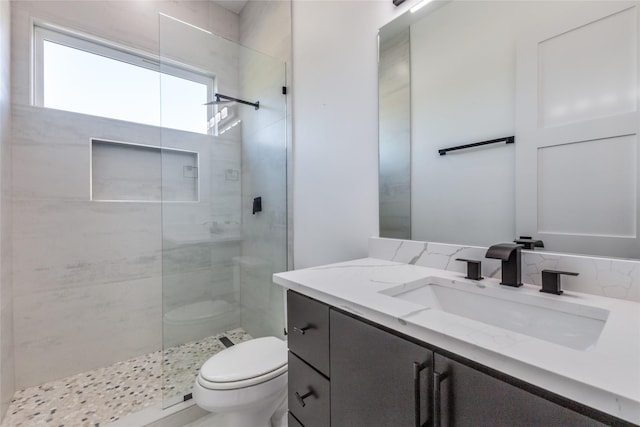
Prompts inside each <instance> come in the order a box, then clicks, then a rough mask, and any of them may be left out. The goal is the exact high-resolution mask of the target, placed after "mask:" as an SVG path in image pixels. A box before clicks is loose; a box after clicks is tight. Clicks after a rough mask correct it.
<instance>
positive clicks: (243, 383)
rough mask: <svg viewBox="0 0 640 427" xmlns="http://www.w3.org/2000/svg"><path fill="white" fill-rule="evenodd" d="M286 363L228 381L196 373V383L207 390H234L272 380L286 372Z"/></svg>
mask: <svg viewBox="0 0 640 427" xmlns="http://www.w3.org/2000/svg"><path fill="white" fill-rule="evenodd" d="M287 368H288V367H287V365H284V366H281V367H279V368H278V369H276V370H274V371H271V372H268V373H266V374H263V375H260V376H257V377H253V378H247V379H245V380H240V381H228V382H214V381H207V380H206V379H204V378H203V377H202V375H198V384H200V385H201V386H202V387H204V388H206V389H208V390H235V389H239V388H245V387H251V386H255V385H257V384H260V383H263V382H266V381H269V380H272V379H274V378H276V377H279V376H280V375H282V374H285V373H287Z"/></svg>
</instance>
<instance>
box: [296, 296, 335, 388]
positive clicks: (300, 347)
mask: <svg viewBox="0 0 640 427" xmlns="http://www.w3.org/2000/svg"><path fill="white" fill-rule="evenodd" d="M287 310H288V311H287V313H288V316H287V331H288V332H289V336H288V341H289V350H291V351H292V352H294V353H295V354H296V355H298V356H299V357H300V358H302V359H304V361H305V362H307V363H308V364H310V365H311V366H313V367H314V368H316V369H317V370H318V371H320V372H322V373H323V374H324V375H326V376H327V377H328V376H329V306H328V305H326V304H323V303H321V302H318V301H315V300H313V299H311V298H309V297H306V296H303V295H300V294H298V293H296V292H292V291H288V292H287Z"/></svg>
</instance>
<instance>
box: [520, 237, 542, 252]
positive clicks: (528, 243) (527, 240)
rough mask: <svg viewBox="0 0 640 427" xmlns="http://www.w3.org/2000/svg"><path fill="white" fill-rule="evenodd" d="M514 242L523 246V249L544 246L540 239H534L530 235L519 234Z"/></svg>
mask: <svg viewBox="0 0 640 427" xmlns="http://www.w3.org/2000/svg"><path fill="white" fill-rule="evenodd" d="M514 243H518V244H521V245H523V246H524V249H529V250H534V249H535V248H544V243H543V242H542V240H536V239H533V238H531V236H520V238H518V239H516V240H514Z"/></svg>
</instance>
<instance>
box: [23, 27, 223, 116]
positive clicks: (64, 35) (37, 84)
mask: <svg viewBox="0 0 640 427" xmlns="http://www.w3.org/2000/svg"><path fill="white" fill-rule="evenodd" d="M45 40H46V41H50V42H53V43H57V44H60V45H63V46H67V47H70V48H73V49H78V50H82V51H85V52H88V53H93V54H96V55H100V56H104V57H105V58H109V59H113V60H117V61H121V62H125V63H128V64H131V65H135V66H138V67H143V68H147V69H149V70H153V71H156V72H158V73H160V74H161V75H162V74H167V75H171V76H174V77H179V78H182V79H185V80H190V81H193V82H196V83H201V84H204V85H205V86H206V87H207V98H208V99H213V94H214V93H215V92H214V91H215V75H214V74H212V73H210V72H207V71H203V70H201V69H198V68H195V67H191V66H189V65H186V64H183V63H179V62H177V61H172V60H170V59H166V58H162V59H161V58H160V57H159V56H157V55H152V54H149V53H147V52H143V51H141V50H137V49H133V48H130V47H124V46H121V45H118V44H116V43H113V42H110V41H108V40H104V39H100V38H97V37H93V36H89V35H86V34H83V33H79V32H76V31H72V30H69V29H66V28H62V27H59V26H56V25H53V24H49V23H45V22H39V21H33V78H32V85H31V87H32V103H33V105H35V106H39V107H44V42H45ZM212 114H213V108H212V106H209V107H208V110H207V116H208V117H211V116H212Z"/></svg>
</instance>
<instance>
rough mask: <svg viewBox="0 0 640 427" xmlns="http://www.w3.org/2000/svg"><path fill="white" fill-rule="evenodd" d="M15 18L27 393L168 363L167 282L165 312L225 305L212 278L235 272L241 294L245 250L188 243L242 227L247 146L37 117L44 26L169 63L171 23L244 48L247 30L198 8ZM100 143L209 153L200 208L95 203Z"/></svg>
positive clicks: (16, 205) (153, 6)
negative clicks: (197, 304) (132, 363)
mask: <svg viewBox="0 0 640 427" xmlns="http://www.w3.org/2000/svg"><path fill="white" fill-rule="evenodd" d="M13 5H14V7H13V8H12V9H13V10H12V31H13V34H12V37H13V41H12V51H13V53H14V54H13V57H12V73H13V75H14V76H16V77H14V78H13V80H12V83H13V95H14V96H13V110H12V112H13V118H12V120H13V128H14V129H15V130H16V131H15V133H14V135H13V140H12V150H13V153H12V166H13V172H14V175H13V203H12V205H13V208H12V214H13V216H14V218H16V221H15V222H14V226H13V239H12V241H13V245H14V254H15V256H14V259H13V269H14V274H13V284H14V289H15V292H14V298H13V305H14V313H15V316H14V319H15V324H14V334H15V335H14V354H15V359H16V364H15V374H16V388H18V389H20V388H24V387H28V386H32V385H36V384H40V383H42V382H45V381H49V380H53V379H56V378H60V377H64V376H68V375H72V374H74V373H77V372H81V371H86V370H90V369H94V368H97V367H100V366H104V365H108V364H111V363H114V362H116V361H119V360H124V359H127V358H130V357H133V356H136V355H139V354H143V353H146V352H150V351H155V350H158V349H160V348H161V340H162V317H161V316H162V309H163V307H162V301H163V294H162V292H163V287H162V275H163V273H164V274H165V280H166V282H165V284H168V285H171V284H173V286H165V290H166V291H167V292H166V296H167V297H168V298H167V305H166V306H165V307H164V308H165V309H169V308H171V307H173V306H178V305H181V304H183V303H189V302H194V301H197V300H199V299H201V298H203V297H204V296H205V295H206V296H209V295H211V294H212V293H214V292H213V291H212V279H211V277H212V275H211V272H212V270H215V271H216V272H221V273H220V274H218V276H216V277H217V278H216V279H215V280H218V281H219V282H220V283H221V284H223V285H224V286H221V287H220V288H219V290H218V291H216V292H220V293H223V294H225V293H229V292H233V287H232V284H231V280H229V278H230V277H232V275H233V267H232V262H231V257H232V256H233V255H235V254H237V253H238V251H239V249H238V248H239V243H237V242H234V241H231V242H225V243H222V246H224V245H227V247H226V248H223V247H222V246H220V247H219V248H220V249H221V250H220V251H217V252H216V250H213V251H212V250H210V248H203V247H202V245H198V244H196V245H192V244H191V243H189V244H184V242H183V241H182V240H181V238H180V236H179V235H180V234H183V235H184V233H185V232H186V233H187V234H189V233H193V232H194V230H197V232H199V233H202V232H204V233H208V228H207V226H206V225H205V223H206V222H207V221H218V222H220V223H225V222H227V223H239V222H240V219H239V213H238V212H237V206H239V205H240V196H239V188H240V187H239V186H240V183H239V182H238V181H233V182H229V181H226V180H225V179H224V173H222V175H221V172H220V171H221V170H222V171H224V170H225V169H236V170H239V169H240V150H239V148H238V144H237V141H232V140H227V141H220V143H216V144H211V139H210V137H207V136H205V135H198V134H192V133H186V132H179V131H166V130H163V131H161V130H160V129H158V128H154V127H150V126H143V125H136V124H132V123H128V122H122V121H117V120H110V119H104V118H99V117H92V116H86V115H82V114H75V113H68V112H63V111H56V110H47V109H42V108H39V107H32V106H30V105H29V103H30V101H29V81H28V76H29V72H28V69H29V62H30V61H29V51H30V49H29V43H30V26H29V25H30V19H31V17H36V18H39V19H44V20H46V21H48V22H53V23H57V24H60V25H63V26H68V27H71V28H75V29H78V30H80V31H86V32H89V33H92V34H96V35H98V36H101V37H105V38H111V39H113V40H115V41H117V42H123V43H125V44H127V45H130V46H136V47H138V48H141V49H145V50H148V51H151V52H154V51H156V52H157V50H158V16H157V12H158V11H161V9H166V10H162V11H164V12H168V13H169V14H171V15H173V16H176V17H178V18H180V19H183V20H186V21H189V22H194V23H195V24H197V25H200V26H202V27H206V28H211V29H212V30H214V31H215V32H216V33H219V34H224V35H225V36H227V37H229V38H237V19H238V18H237V16H236V15H234V14H231V13H229V12H227V11H224V10H222V9H220V10H216V11H215V13H213V9H215V8H217V6H215V5H213V3H210V2H198V1H193V2H191V1H184V2H145V3H137V2H110V1H96V2H76V1H67V2H59V1H51V2H31V1H22V2H14V3H13ZM203 8H204V9H203ZM105 17H109V18H108V19H105ZM92 137H94V138H100V139H106V140H115V141H125V142H133V143H139V144H147V145H163V146H167V147H174V148H180V149H185V150H191V151H198V152H199V153H200V156H201V157H200V159H201V163H200V171H199V173H200V177H201V178H200V185H201V187H200V194H201V201H200V203H197V204H189V203H185V204H175V205H171V206H168V205H167V204H165V206H164V208H163V206H161V205H160V204H159V203H137V202H126V203H109V202H95V201H90V200H89V185H90V181H89V176H90V169H89V165H90V151H89V147H90V138H92ZM221 177H222V178H221ZM209 179H211V181H210V182H209ZM214 200H215V202H216V203H225V202H229V205H230V206H236V213H235V217H234V213H233V212H232V211H231V210H230V209H227V208H222V209H220V208H217V207H214V205H213V201H214ZM214 214H215V215H217V216H216V217H214V216H212V215H214ZM165 220H166V221H165ZM163 226H164V230H163ZM176 230H177V231H176ZM163 231H166V233H165V235H164V236H163V234H162V232H163ZM230 233H231V231H230ZM236 234H237V233H236ZM176 236H178V239H177V240H175V238H176ZM163 238H164V240H163ZM171 239H174V240H171ZM163 244H164V245H165V248H167V249H168V250H166V251H165V252H164V254H163V252H162V248H163ZM229 247H231V249H230V250H228V249H229ZM216 248H218V247H216ZM214 285H215V284H214ZM225 286H226V287H225ZM3 348H4V346H3ZM45 355H46V357H45Z"/></svg>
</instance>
